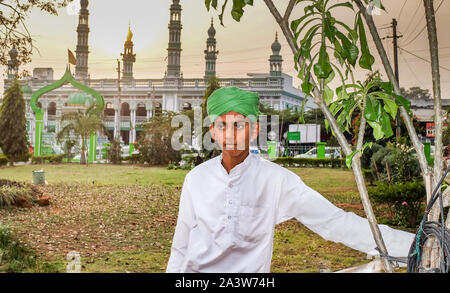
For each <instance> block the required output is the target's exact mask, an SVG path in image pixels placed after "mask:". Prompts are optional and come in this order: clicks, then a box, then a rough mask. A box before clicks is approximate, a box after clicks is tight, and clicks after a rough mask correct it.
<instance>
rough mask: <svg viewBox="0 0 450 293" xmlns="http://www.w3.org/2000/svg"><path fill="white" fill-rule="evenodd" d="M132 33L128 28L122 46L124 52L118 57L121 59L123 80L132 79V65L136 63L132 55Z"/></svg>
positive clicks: (134, 56)
mask: <svg viewBox="0 0 450 293" xmlns="http://www.w3.org/2000/svg"><path fill="white" fill-rule="evenodd" d="M132 38H133V33H132V32H131V28H130V26H128V34H127V40H126V42H125V45H124V51H123V53H121V54H120V55H121V56H122V57H123V79H124V80H131V79H133V63H134V62H136V54H133V46H134V45H133V42H132V41H131V39H132Z"/></svg>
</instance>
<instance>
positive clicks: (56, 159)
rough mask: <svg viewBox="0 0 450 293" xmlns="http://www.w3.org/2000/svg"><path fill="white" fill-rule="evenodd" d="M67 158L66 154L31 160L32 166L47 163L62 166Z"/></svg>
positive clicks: (38, 157)
mask: <svg viewBox="0 0 450 293" xmlns="http://www.w3.org/2000/svg"><path fill="white" fill-rule="evenodd" d="M65 157H66V155H65V154H62V155H47V156H37V157H35V156H33V157H32V158H31V163H32V164H45V163H52V164H60V163H62V160H63V159H64V158H65Z"/></svg>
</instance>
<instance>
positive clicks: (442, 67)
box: [398, 47, 450, 72]
mask: <svg viewBox="0 0 450 293" xmlns="http://www.w3.org/2000/svg"><path fill="white" fill-rule="evenodd" d="M398 48H399V49H400V50H402V51H404V52H406V53H408V54H410V55H412V56H414V57H416V58H419V59H420V60H423V61H425V62H428V63H430V64H431V61H430V60H427V59H425V58H423V57H420V56H418V55H416V54H414V53H412V52H410V51H408V50H406V49H403V48H402V47H398ZM439 68H441V69H444V70H446V71H448V72H450V68H447V67H444V66H442V65H439Z"/></svg>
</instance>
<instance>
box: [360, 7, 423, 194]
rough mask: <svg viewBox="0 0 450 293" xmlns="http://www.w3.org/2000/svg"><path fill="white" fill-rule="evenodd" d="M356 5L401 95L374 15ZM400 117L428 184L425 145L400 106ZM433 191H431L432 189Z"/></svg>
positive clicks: (396, 89)
mask: <svg viewBox="0 0 450 293" xmlns="http://www.w3.org/2000/svg"><path fill="white" fill-rule="evenodd" d="M353 1H354V2H355V3H356V5H357V6H358V8H359V11H360V12H361V15H362V16H363V17H364V19H365V21H366V24H367V26H368V27H369V31H370V33H371V35H372V39H373V40H374V42H375V45H376V48H377V50H378V54H379V55H380V58H381V62H382V63H383V67H384V70H385V71H386V74H387V76H388V78H389V81H390V82H391V83H392V85H393V86H394V91H395V93H396V94H397V95H401V92H400V88H399V85H398V83H397V80H396V78H395V75H394V71H393V70H392V67H391V64H390V62H389V59H388V57H387V54H386V50H385V49H384V46H383V43H382V41H381V38H380V36H379V34H378V31H377V28H376V25H375V23H374V21H373V18H372V15H370V14H369V13H368V12H367V8H366V7H365V6H364V4H363V3H362V1H361V0H353ZM400 115H401V117H402V119H403V121H404V122H405V125H406V128H407V130H408V134H409V137H410V139H411V142H412V144H413V146H414V149H415V150H416V153H417V157H418V160H419V163H420V168H421V170H422V176H423V179H424V182H427V180H426V176H427V175H428V174H429V170H428V162H427V160H426V157H425V152H424V149H423V144H422V143H421V142H420V140H419V137H418V136H417V133H416V130H415V128H414V124H413V122H412V120H411V118H410V117H409V114H408V112H407V111H406V109H405V108H404V107H403V106H400ZM430 190H431V189H430Z"/></svg>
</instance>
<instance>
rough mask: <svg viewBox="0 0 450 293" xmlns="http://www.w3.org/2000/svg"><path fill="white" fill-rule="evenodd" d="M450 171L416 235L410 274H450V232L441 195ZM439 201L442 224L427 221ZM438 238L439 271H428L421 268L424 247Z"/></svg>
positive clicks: (440, 181)
mask: <svg viewBox="0 0 450 293" xmlns="http://www.w3.org/2000/svg"><path fill="white" fill-rule="evenodd" d="M449 170H450V166H449V167H448V168H447V170H446V171H445V173H444V175H443V176H442V178H441V180H439V183H438V184H437V185H436V187H435V189H434V191H433V193H432V196H431V199H430V201H429V202H428V205H427V209H426V210H425V213H424V215H423V218H422V221H421V222H420V225H419V229H418V231H417V233H416V238H415V241H413V243H412V244H411V247H410V249H409V255H408V263H407V267H408V273H418V272H441V273H448V269H449V266H450V230H449V229H447V227H445V225H444V217H445V215H444V207H443V200H442V193H441V185H442V182H443V181H444V179H445V177H446V176H447V174H448V172H449ZM437 199H439V200H440V203H441V208H440V212H441V223H438V222H432V221H427V218H428V214H429V213H430V211H431V208H432V207H433V205H434V203H435V202H436V200H437ZM432 237H434V238H436V239H437V240H438V242H439V248H440V252H441V262H440V268H439V269H427V268H424V267H422V266H421V260H422V251H423V245H424V243H425V242H426V241H427V240H428V239H429V238H432Z"/></svg>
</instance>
